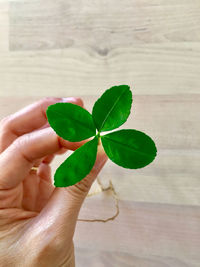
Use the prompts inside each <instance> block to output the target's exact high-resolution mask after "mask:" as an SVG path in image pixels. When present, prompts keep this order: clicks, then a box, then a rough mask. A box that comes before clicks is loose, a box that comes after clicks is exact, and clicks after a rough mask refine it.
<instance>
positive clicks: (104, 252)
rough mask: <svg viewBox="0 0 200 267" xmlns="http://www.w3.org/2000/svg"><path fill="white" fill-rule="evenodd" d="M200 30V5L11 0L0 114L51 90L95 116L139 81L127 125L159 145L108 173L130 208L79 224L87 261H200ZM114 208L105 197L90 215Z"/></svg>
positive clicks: (122, 265)
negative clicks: (104, 97) (146, 160)
mask: <svg viewBox="0 0 200 267" xmlns="http://www.w3.org/2000/svg"><path fill="white" fill-rule="evenodd" d="M199 30H200V2H199V0H191V1H188V0H168V1H165V0H151V1H148V0H124V1H120V0H115V1H113V0H108V1H105V0H94V1H87V0H77V1H72V0H68V1H64V0H57V1H54V0H46V1H42V0H29V1H25V0H12V1H8V0H3V1H0V119H1V118H3V117H5V116H7V115H9V114H12V113H14V112H16V111H17V110H19V109H20V108H22V107H24V106H26V105H28V104H30V103H32V102H34V101H36V100H39V99H40V98H42V97H46V96H56V97H67V96H72V95H75V96H81V97H82V98H83V100H84V103H85V107H86V108H87V109H88V110H89V111H91V110H92V106H93V103H94V102H95V101H96V99H97V98H98V97H99V96H100V95H101V94H102V93H103V92H104V90H105V89H107V88H109V87H111V86H113V85H116V84H129V85H130V86H131V89H132V92H133V96H134V97H133V108H132V113H131V116H130V117H129V120H128V121H127V123H126V124H125V125H124V126H122V127H121V128H133V129H138V130H141V131H144V132H145V133H147V134H148V135H150V136H151V137H152V138H153V139H154V140H155V142H156V145H157V148H158V156H157V158H156V159H155V161H154V162H153V163H152V164H150V165H149V166H147V167H145V168H143V169H138V170H128V169H123V168H120V167H119V166H117V165H115V164H113V163H112V162H111V161H108V163H107V164H106V166H105V167H104V169H103V171H102V172H101V173H100V174H99V178H100V179H101V181H102V183H103V185H104V186H106V185H108V181H109V179H112V182H113V185H114V187H115V190H116V192H117V195H118V197H119V198H120V202H119V205H120V214H119V216H118V217H117V218H116V219H115V220H114V221H110V222H107V223H86V222H82V221H78V222H77V228H76V232H75V238H74V241H75V249H76V250H75V253H76V266H77V267H82V266H88V267H108V266H109V267H199V266H200V256H199V255H200V194H199V192H200V179H199V178H200V175H199V173H200V172H199V162H200V124H199V118H200V94H199V93H200V90H199V89H200V78H199V77H200V34H199ZM68 154H69V153H68ZM68 154H66V155H62V156H57V157H56V159H55V161H54V162H53V163H52V173H54V172H55V170H56V168H57V166H58V165H59V164H60V163H61V162H62V161H63V160H64V159H65V158H66V157H67V156H68ZM96 188H97V183H96V182H95V183H94V185H93V187H92V188H91V192H92V191H94V190H95V189H96ZM114 212H115V207H114V202H113V199H112V198H111V195H110V194H109V193H102V194H99V195H96V196H94V197H88V198H87V199H86V201H85V203H84V205H83V207H82V209H81V212H80V215H79V218H87V219H88V218H91V219H94V218H107V217H109V216H112V215H113V214H114Z"/></svg>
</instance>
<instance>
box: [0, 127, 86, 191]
mask: <svg viewBox="0 0 200 267" xmlns="http://www.w3.org/2000/svg"><path fill="white" fill-rule="evenodd" d="M87 141H88V139H87V140H84V141H81V142H69V141H67V140H64V139H62V138H61V137H59V136H58V135H57V134H56V133H55V132H54V130H53V129H52V128H51V127H48V128H46V129H42V130H38V131H34V132H32V133H28V134H25V135H22V136H20V137H19V138H17V139H16V140H15V141H14V142H13V143H12V144H11V145H10V146H9V147H8V148H7V149H6V150H5V151H4V152H3V153H2V154H1V157H0V170H1V172H0V189H9V188H13V187H15V186H16V185H18V184H19V183H20V182H21V181H23V179H24V177H25V176H26V175H27V174H28V173H29V171H30V169H31V168H32V167H33V166H34V164H35V162H36V160H38V159H41V158H43V157H45V156H48V155H51V154H54V153H56V152H58V151H59V150H60V148H62V147H65V148H66V149H69V150H75V149H76V148H78V147H80V146H81V145H83V144H84V143H85V142H87ZM13 155H14V157H13Z"/></svg>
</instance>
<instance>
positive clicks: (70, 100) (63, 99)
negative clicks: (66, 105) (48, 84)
mask: <svg viewBox="0 0 200 267" xmlns="http://www.w3.org/2000/svg"><path fill="white" fill-rule="evenodd" d="M60 102H77V98H75V97H63V98H62V99H61V101H60Z"/></svg>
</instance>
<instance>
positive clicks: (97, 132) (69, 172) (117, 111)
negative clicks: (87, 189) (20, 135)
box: [46, 85, 157, 187]
mask: <svg viewBox="0 0 200 267" xmlns="http://www.w3.org/2000/svg"><path fill="white" fill-rule="evenodd" d="M131 105H132V92H131V90H130V87H129V86H128V85H119V86H113V87H111V88H110V89H108V90H106V91H105V92H104V94H103V95H102V96H101V97H100V98H99V99H98V100H97V101H96V102H95V104H94V106H93V110H92V114H90V113H89V112H88V111H87V110H85V109H84V108H82V107H80V106H78V105H75V104H71V103H56V104H54V105H50V106H49V107H48V108H47V111H46V114H47V119H48V122H49V124H50V126H51V127H52V128H53V129H54V131H55V132H56V133H57V135H59V136H60V137H62V138H63V139H66V140H68V141H70V142H79V141H82V140H85V139H88V138H90V137H94V138H93V139H92V140H90V141H88V142H87V143H85V144H84V145H82V146H81V147H80V148H78V149H76V150H75V151H74V152H73V153H72V154H71V155H70V156H69V157H68V158H67V159H66V160H65V161H64V162H63V163H62V164H61V165H60V166H59V167H58V168H57V170H56V172H55V175H54V185H55V186H56V187H67V186H71V185H74V184H76V183H78V182H79V181H80V180H82V179H83V178H84V177H85V176H86V175H87V174H88V173H89V172H90V171H91V169H92V167H93V166H94V164H95V161H96V156H97V147H98V142H99V139H100V138H101V142H102V145H103V148H104V151H105V153H106V154H107V156H108V157H109V158H110V160H112V161H113V162H114V163H116V164H117V165H119V166H121V167H123V168H129V169H138V168H143V167H145V166H146V165H148V164H150V163H151V162H152V161H153V160H154V158H155V157H156V153H157V149H156V146H155V143H154V141H153V140H152V139H151V138H150V137H149V136H148V135H146V134H145V133H143V132H141V131H137V130H133V129H122V130H118V131H114V132H111V133H107V134H104V135H101V133H102V132H106V131H111V130H113V129H116V128H118V127H119V126H121V125H122V124H124V123H125V122H126V120H127V118H128V116H129V115H130V111H131Z"/></svg>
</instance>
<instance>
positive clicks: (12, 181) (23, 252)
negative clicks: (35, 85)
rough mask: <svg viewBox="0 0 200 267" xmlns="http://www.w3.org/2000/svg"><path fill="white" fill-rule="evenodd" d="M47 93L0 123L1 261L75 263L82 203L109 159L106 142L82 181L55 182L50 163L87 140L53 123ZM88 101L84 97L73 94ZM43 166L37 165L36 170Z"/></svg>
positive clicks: (5, 263)
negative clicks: (72, 138)
mask: <svg viewBox="0 0 200 267" xmlns="http://www.w3.org/2000/svg"><path fill="white" fill-rule="evenodd" d="M59 101H61V99H60V98H59V99H58V98H45V99H42V100H40V101H38V102H35V103H33V104H32V105H30V106H28V107H25V108H24V109H22V110H20V111H19V112H17V113H15V114H12V115H9V116H8V117H6V118H4V119H3V120H2V121H1V123H0V170H1V171H0V266H2V267H4V266H6V267H7V266H17V267H20V266H23V267H26V266H29V267H34V266H37V267H38V266H39V267H43V266H45V267H46V266H48V267H51V266H53V267H57V266H70V267H71V266H75V259H74V244H73V235H74V231H75V226H76V221H77V218H78V214H79V211H80V208H81V205H82V203H83V201H84V199H85V197H86V196H87V193H88V191H89V189H90V187H91V185H92V183H93V181H94V180H95V178H96V176H97V175H98V173H99V171H100V170H101V169H102V167H103V165H104V164H105V163H106V161H107V156H106V154H105V153H104V151H103V149H102V146H99V147H98V153H97V159H96V163H95V165H94V167H93V169H92V170H91V172H90V173H89V174H88V175H87V177H85V178H84V179H83V180H81V181H80V182H79V183H77V184H75V185H73V186H69V187H66V188H59V187H54V186H53V184H52V180H51V167H50V165H49V163H50V162H51V161H52V160H53V158H54V157H55V155H56V154H62V153H65V152H66V151H67V150H68V149H69V150H75V149H77V148H78V147H80V146H81V145H82V144H84V143H85V142H86V141H88V140H85V141H81V142H73V143H71V142H69V141H66V140H64V139H62V138H61V137H59V136H58V135H56V133H55V132H54V131H53V130H52V128H51V127H49V124H48V121H47V118H46V109H47V107H48V106H49V105H52V104H55V103H57V102H59ZM64 102H71V103H74V104H77V105H80V106H83V102H82V100H81V99H79V98H68V99H65V101H64ZM34 166H38V170H37V171H33V170H31V168H32V167H34Z"/></svg>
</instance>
